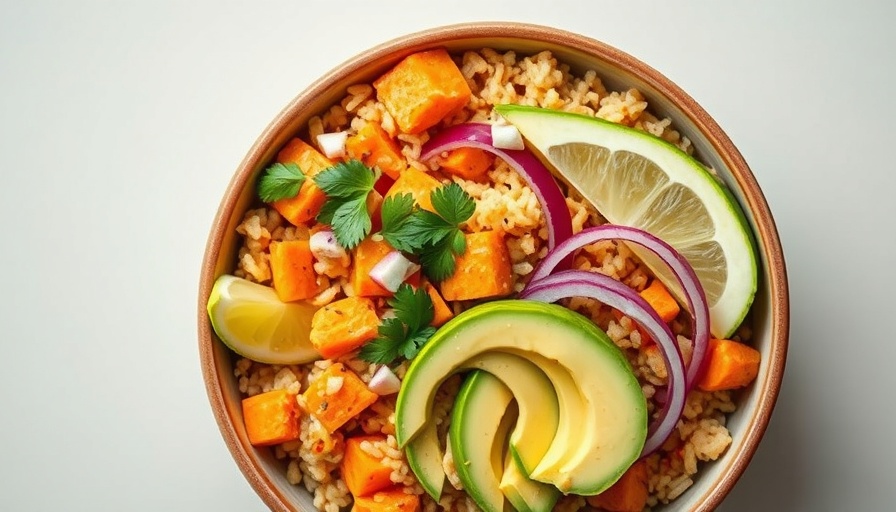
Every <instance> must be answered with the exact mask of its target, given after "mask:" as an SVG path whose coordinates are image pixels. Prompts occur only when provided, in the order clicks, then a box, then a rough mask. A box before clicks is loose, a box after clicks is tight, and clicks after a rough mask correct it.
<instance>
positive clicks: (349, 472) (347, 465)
mask: <svg viewBox="0 0 896 512" xmlns="http://www.w3.org/2000/svg"><path fill="white" fill-rule="evenodd" d="M385 440H386V436H381V435H380V436H376V435H372V436H358V437H350V438H348V439H346V440H345V452H344V454H343V456H342V464H341V466H340V470H341V473H342V479H343V480H344V481H345V485H346V487H348V490H349V491H350V492H351V493H352V496H355V497H361V496H370V495H371V494H373V493H375V492H377V491H381V490H383V489H385V488H387V487H391V486H392V485H393V483H392V478H391V475H392V468H391V467H390V466H388V465H386V464H384V463H383V459H382V457H376V456H373V455H371V454H370V453H368V452H367V451H365V450H364V448H363V447H362V443H365V442H366V443H375V442H379V441H385Z"/></svg>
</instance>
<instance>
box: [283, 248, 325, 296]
mask: <svg viewBox="0 0 896 512" xmlns="http://www.w3.org/2000/svg"><path fill="white" fill-rule="evenodd" d="M270 250H271V274H272V276H273V284H274V290H275V291H276V292H277V296H278V297H280V300H282V301H283V302H292V301H296V300H303V299H310V298H311V297H314V296H315V295H317V294H318V293H320V291H321V286H320V283H318V280H317V274H316V273H315V272H314V267H313V265H314V260H313V256H312V254H311V247H310V246H309V244H308V241H307V240H289V241H282V242H271V246H270Z"/></svg>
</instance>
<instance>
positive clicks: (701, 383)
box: [697, 338, 761, 391]
mask: <svg viewBox="0 0 896 512" xmlns="http://www.w3.org/2000/svg"><path fill="white" fill-rule="evenodd" d="M760 360H761V355H760V353H759V351H758V350H756V349H755V348H753V347H750V346H748V345H745V344H743V343H740V342H738V341H734V340H717V339H714V338H712V339H710V340H709V347H708V350H707V354H706V363H705V364H706V366H705V368H704V369H703V375H702V376H701V377H700V379H699V380H698V381H697V387H698V388H700V389H702V390H703V391H721V390H724V389H736V388H740V387H744V386H746V385H747V384H749V383H751V382H753V379H755V378H756V375H757V374H758V373H759V362H760Z"/></svg>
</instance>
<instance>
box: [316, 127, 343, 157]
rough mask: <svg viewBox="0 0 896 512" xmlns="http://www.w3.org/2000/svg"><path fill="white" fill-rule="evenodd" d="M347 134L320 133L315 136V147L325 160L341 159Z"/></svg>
mask: <svg viewBox="0 0 896 512" xmlns="http://www.w3.org/2000/svg"><path fill="white" fill-rule="evenodd" d="M346 139H348V132H346V131H342V132H333V133H321V134H320V135H318V136H317V145H318V146H320V150H321V151H322V152H323V153H324V155H326V156H327V158H341V157H343V156H345V141H346Z"/></svg>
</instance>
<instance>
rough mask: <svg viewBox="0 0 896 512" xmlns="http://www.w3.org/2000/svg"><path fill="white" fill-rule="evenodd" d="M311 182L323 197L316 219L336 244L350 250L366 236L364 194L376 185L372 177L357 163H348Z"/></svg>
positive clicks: (371, 174)
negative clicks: (330, 229)
mask: <svg viewBox="0 0 896 512" xmlns="http://www.w3.org/2000/svg"><path fill="white" fill-rule="evenodd" d="M312 179H313V180H314V183H315V184H316V185H317V186H318V187H320V189H321V190H322V191H323V192H324V194H326V195H327V202H325V203H324V205H323V207H322V208H321V210H320V213H318V214H317V220H318V221H319V222H322V223H324V224H329V225H330V227H332V228H333V234H334V235H336V241H337V242H339V245H341V246H342V247H345V248H346V249H352V248H353V247H355V246H356V245H358V244H359V243H361V240H363V239H364V237H365V236H367V234H368V233H370V228H371V226H372V223H371V221H370V213H369V212H368V211H367V195H368V194H370V191H371V190H373V184H374V183H376V174H375V173H374V172H373V170H371V169H370V168H369V167H367V166H366V165H364V164H363V163H361V162H359V161H358V160H348V161H346V162H340V163H338V164H335V165H333V166H332V167H328V168H326V169H324V170H322V171H321V172H319V173H317V174H316V175H315V176H314V177H313V178H312Z"/></svg>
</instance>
